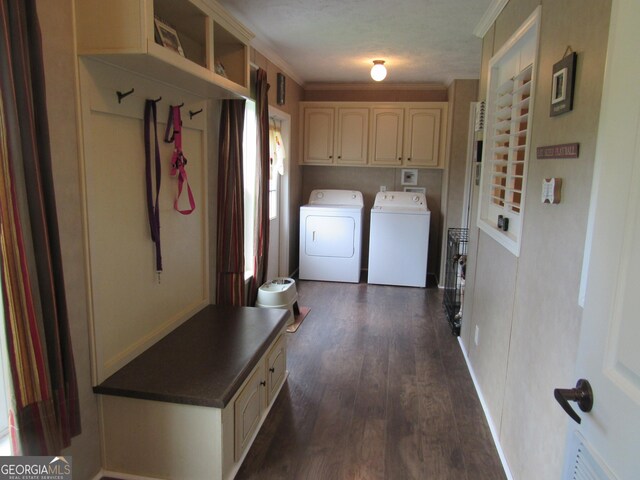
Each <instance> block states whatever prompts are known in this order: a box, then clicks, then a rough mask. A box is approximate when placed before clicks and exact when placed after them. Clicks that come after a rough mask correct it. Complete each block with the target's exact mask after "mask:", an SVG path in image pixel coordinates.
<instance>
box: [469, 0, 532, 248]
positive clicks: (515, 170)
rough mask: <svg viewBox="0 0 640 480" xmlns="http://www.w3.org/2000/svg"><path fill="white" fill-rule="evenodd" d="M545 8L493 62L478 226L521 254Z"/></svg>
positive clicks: (491, 62) (490, 71) (506, 45)
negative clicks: (534, 103) (539, 29)
mask: <svg viewBox="0 0 640 480" xmlns="http://www.w3.org/2000/svg"><path fill="white" fill-rule="evenodd" d="M539 18H540V8H538V9H536V11H535V12H534V13H533V14H532V15H531V17H529V19H528V20H527V21H526V22H525V23H524V24H523V25H522V27H520V29H519V30H518V31H517V32H516V33H515V34H514V35H513V37H512V38H511V39H509V40H508V41H507V43H506V44H505V46H504V47H503V48H502V49H500V51H499V52H498V53H497V54H496V55H495V56H494V57H493V58H492V59H491V61H490V62H489V82H488V85H489V87H488V99H487V112H488V114H487V118H486V130H485V132H486V139H485V144H484V145H485V146H484V148H485V151H484V155H483V158H484V161H483V165H482V183H481V191H480V207H479V209H478V226H479V227H480V228H481V229H482V230H483V231H484V232H486V233H487V234H488V235H490V236H491V237H493V238H494V239H495V240H497V241H498V242H499V243H501V244H502V245H503V246H505V247H506V248H507V249H508V250H509V251H510V252H511V253H513V254H514V255H516V256H518V255H520V239H521V235H522V225H523V216H524V201H525V193H526V192H525V189H526V184H527V182H526V179H527V161H528V158H529V149H530V148H529V147H530V137H531V123H532V118H531V113H532V111H533V93H534V84H535V59H536V56H537V48H538V28H539Z"/></svg>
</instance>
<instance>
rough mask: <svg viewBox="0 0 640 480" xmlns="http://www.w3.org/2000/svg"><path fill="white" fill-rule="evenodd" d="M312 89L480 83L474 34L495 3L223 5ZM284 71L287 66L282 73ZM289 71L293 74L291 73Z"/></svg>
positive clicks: (376, 0) (302, 0)
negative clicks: (322, 85)
mask: <svg viewBox="0 0 640 480" xmlns="http://www.w3.org/2000/svg"><path fill="white" fill-rule="evenodd" d="M218 1H219V3H221V4H222V5H223V6H224V7H225V8H226V9H227V10H228V11H229V12H230V13H232V14H233V15H234V16H235V17H236V18H238V20H240V21H241V22H242V23H244V24H245V25H246V26H247V27H248V28H249V29H250V30H252V31H253V32H254V33H255V34H256V39H257V40H258V41H259V42H260V43H261V44H263V45H266V47H268V48H269V49H271V50H272V51H273V52H275V53H276V54H277V55H278V56H279V57H280V58H281V59H282V60H284V62H286V63H287V64H288V67H290V70H291V71H292V72H291V73H293V74H294V75H295V76H297V77H298V78H299V79H300V80H302V81H303V82H305V83H315V82H372V80H371V78H370V77H369V70H370V68H371V66H372V60H374V59H378V58H380V59H383V60H385V61H386V66H387V69H388V75H387V79H386V80H385V82H386V83H392V82H393V83H395V82H398V83H414V82H419V83H423V82H436V83H444V84H448V83H449V82H450V81H451V80H453V79H455V78H478V76H479V69H480V53H481V52H480V50H481V40H480V39H479V38H477V37H476V36H474V34H473V29H474V28H475V27H476V25H477V24H478V21H479V20H480V19H481V17H482V15H483V14H484V13H485V11H486V10H487V7H488V6H489V4H490V3H491V0H397V1H393V0H218ZM282 67H283V66H282V65H281V68H282ZM285 69H286V68H285Z"/></svg>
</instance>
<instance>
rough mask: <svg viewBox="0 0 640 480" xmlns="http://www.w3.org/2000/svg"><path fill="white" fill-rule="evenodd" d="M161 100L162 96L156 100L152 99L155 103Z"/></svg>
mask: <svg viewBox="0 0 640 480" xmlns="http://www.w3.org/2000/svg"><path fill="white" fill-rule="evenodd" d="M160 100H162V97H158V98H156V99H155V100H151V101H152V102H153V103H158V102H159V101H160Z"/></svg>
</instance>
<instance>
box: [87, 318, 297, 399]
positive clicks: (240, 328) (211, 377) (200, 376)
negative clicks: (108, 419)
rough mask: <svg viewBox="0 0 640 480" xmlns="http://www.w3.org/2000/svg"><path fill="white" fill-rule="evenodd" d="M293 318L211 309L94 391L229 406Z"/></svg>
mask: <svg viewBox="0 0 640 480" xmlns="http://www.w3.org/2000/svg"><path fill="white" fill-rule="evenodd" d="M288 316H289V312H287V311H286V310H281V309H270V308H252V307H227V306H219V305H209V306H207V307H205V308H204V309H202V310H200V312H198V313H196V314H195V315H194V316H193V317H191V318H190V319H189V320H187V321H186V322H184V323H183V324H182V325H180V326H179V327H178V328H176V329H175V330H174V331H172V332H171V333H169V334H168V335H167V336H165V337H164V338H163V339H161V340H160V341H159V342H157V343H156V344H154V345H153V346H151V347H150V348H148V349H147V350H145V351H144V352H143V353H141V354H140V355H138V356H137V357H136V358H134V359H133V360H132V361H131V362H129V363H128V364H127V365H125V366H124V367H122V368H121V369H120V370H118V371H117V372H116V373H114V374H113V375H111V376H110V377H109V378H107V379H106V380H105V381H104V382H102V383H101V384H100V385H98V386H96V387H93V391H94V392H95V393H101V394H106V395H117V396H122V397H132V398H141V399H145V400H158V401H162V402H171V403H182V404H188V405H200V406H204V407H216V408H224V407H225V406H226V405H227V404H228V403H229V401H230V400H231V398H232V397H233V395H235V393H236V391H237V390H238V389H239V388H240V386H241V385H242V382H244V380H245V379H246V378H247V376H248V375H249V374H250V373H251V371H252V370H253V368H254V367H255V366H256V364H257V362H258V361H259V360H260V357H262V355H263V354H264V353H265V352H266V351H267V348H268V347H269V345H271V343H272V342H273V341H274V340H275V339H276V337H277V336H278V334H279V333H280V331H281V330H282V328H283V327H284V325H285V324H286V321H287V318H288Z"/></svg>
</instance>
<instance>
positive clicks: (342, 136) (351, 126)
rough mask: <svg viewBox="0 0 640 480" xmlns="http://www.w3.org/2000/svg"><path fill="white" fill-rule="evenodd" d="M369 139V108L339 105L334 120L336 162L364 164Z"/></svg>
mask: <svg viewBox="0 0 640 480" xmlns="http://www.w3.org/2000/svg"><path fill="white" fill-rule="evenodd" d="M368 140H369V109H368V108H351V107H340V108H338V111H337V122H336V141H335V145H336V163H337V164H338V165H366V164H367V146H368Z"/></svg>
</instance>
